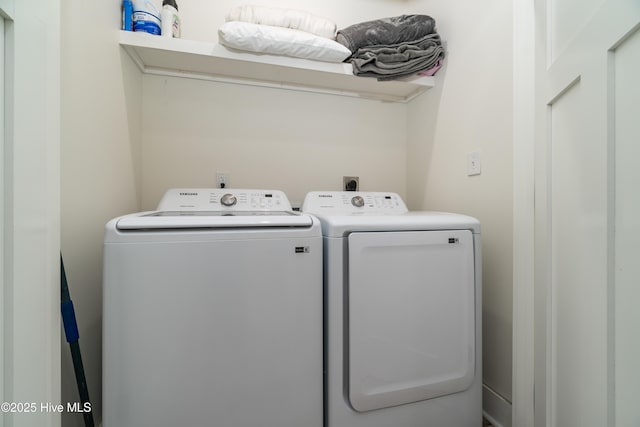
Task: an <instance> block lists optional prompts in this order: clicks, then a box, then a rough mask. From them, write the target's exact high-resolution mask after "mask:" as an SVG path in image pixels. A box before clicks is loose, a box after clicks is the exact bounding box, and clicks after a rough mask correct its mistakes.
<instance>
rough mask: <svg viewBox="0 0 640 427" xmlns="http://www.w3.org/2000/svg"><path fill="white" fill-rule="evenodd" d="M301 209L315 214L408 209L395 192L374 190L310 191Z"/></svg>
mask: <svg viewBox="0 0 640 427" xmlns="http://www.w3.org/2000/svg"><path fill="white" fill-rule="evenodd" d="M302 211H303V212H308V213H311V214H313V213H317V214H324V213H326V214H335V215H359V214H394V215H397V214H403V213H407V212H408V209H407V206H406V205H405V203H404V201H403V200H402V198H401V197H400V196H399V195H398V194H396V193H385V192H374V191H312V192H310V193H308V194H307V195H306V197H305V199H304V203H303V205H302Z"/></svg>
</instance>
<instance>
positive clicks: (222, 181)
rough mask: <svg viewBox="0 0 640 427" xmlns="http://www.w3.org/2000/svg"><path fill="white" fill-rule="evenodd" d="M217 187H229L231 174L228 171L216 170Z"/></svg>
mask: <svg viewBox="0 0 640 427" xmlns="http://www.w3.org/2000/svg"><path fill="white" fill-rule="evenodd" d="M216 187H218V188H227V187H229V174H228V173H226V172H216Z"/></svg>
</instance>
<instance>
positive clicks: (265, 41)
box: [218, 21, 351, 62]
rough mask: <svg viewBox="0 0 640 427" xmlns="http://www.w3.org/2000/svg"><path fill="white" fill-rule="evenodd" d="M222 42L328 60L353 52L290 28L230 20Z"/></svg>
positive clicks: (222, 30) (222, 29) (220, 35)
mask: <svg viewBox="0 0 640 427" xmlns="http://www.w3.org/2000/svg"><path fill="white" fill-rule="evenodd" d="M218 39H219V41H220V44H222V45H224V46H227V47H230V48H234V49H240V50H246V51H249V52H257V53H269V54H274V55H286V56H293V57H296V58H305V59H314V60H317V61H325V62H342V61H344V60H345V59H346V58H347V57H349V56H350V55H351V51H350V50H349V49H347V48H346V47H345V46H343V45H341V44H340V43H338V42H336V41H333V40H329V39H327V38H324V37H319V36H316V35H313V34H311V33H307V32H304V31H299V30H292V29H290V28H282V27H273V26H269V25H260V24H251V23H248V22H237V21H233V22H226V23H224V24H222V26H220V28H219V29H218Z"/></svg>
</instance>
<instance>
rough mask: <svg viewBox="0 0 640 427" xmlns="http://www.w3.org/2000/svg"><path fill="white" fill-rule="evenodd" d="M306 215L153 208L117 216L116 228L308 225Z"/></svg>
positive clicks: (275, 212) (309, 221)
mask: <svg viewBox="0 0 640 427" xmlns="http://www.w3.org/2000/svg"><path fill="white" fill-rule="evenodd" d="M312 224H313V219H312V218H311V216H309V215H305V214H299V213H297V212H288V211H265V212H256V211H227V212H221V211H155V212H147V213H142V214H137V215H127V216H124V217H122V218H120V219H119V220H118V222H117V224H116V228H117V229H118V230H145V229H156V230H158V229H165V230H169V229H184V228H263V227H311V225H312Z"/></svg>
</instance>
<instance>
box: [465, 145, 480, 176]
mask: <svg viewBox="0 0 640 427" xmlns="http://www.w3.org/2000/svg"><path fill="white" fill-rule="evenodd" d="M481 173H482V161H481V160H480V152H479V151H474V152H472V153H469V154H467V176H474V175H480V174H481Z"/></svg>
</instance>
